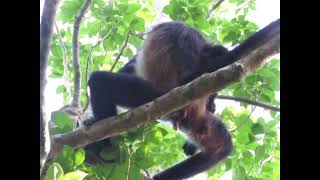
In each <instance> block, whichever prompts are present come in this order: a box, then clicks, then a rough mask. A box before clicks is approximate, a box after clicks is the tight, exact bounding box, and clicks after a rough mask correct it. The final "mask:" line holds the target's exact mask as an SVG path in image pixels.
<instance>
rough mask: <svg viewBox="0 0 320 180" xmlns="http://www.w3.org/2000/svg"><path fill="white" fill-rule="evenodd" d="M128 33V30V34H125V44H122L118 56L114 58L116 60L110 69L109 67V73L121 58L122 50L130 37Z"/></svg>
mask: <svg viewBox="0 0 320 180" xmlns="http://www.w3.org/2000/svg"><path fill="white" fill-rule="evenodd" d="M130 32H131V30H129V32H128V33H127V37H126V40H125V42H124V44H123V46H122V48H121V50H120V53H119V54H118V56H117V57H116V60H115V61H114V63H113V64H112V67H111V69H110V72H112V71H113V69H114V67H115V66H116V64H117V63H118V61H119V59H120V57H121V55H122V53H123V51H124V49H125V48H126V46H127V44H128V40H129V37H130Z"/></svg>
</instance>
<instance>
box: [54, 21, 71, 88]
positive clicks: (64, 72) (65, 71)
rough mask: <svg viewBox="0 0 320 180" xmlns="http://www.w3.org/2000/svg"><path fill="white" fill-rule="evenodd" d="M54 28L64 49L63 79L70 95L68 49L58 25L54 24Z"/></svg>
mask: <svg viewBox="0 0 320 180" xmlns="http://www.w3.org/2000/svg"><path fill="white" fill-rule="evenodd" d="M54 26H55V28H56V31H57V34H58V40H59V44H60V47H61V49H62V54H63V79H64V81H65V85H66V89H67V93H68V94H69V93H70V85H69V77H68V61H67V49H66V46H65V45H64V43H63V41H62V38H61V35H60V31H59V28H58V25H57V23H56V22H55V23H54Z"/></svg>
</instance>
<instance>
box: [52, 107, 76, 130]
mask: <svg viewBox="0 0 320 180" xmlns="http://www.w3.org/2000/svg"><path fill="white" fill-rule="evenodd" d="M52 121H53V122H54V124H55V125H56V126H58V127H59V129H61V130H62V131H61V133H65V132H68V131H72V130H73V126H74V124H73V121H72V120H71V119H70V117H69V115H68V114H67V113H66V112H64V111H54V112H52Z"/></svg>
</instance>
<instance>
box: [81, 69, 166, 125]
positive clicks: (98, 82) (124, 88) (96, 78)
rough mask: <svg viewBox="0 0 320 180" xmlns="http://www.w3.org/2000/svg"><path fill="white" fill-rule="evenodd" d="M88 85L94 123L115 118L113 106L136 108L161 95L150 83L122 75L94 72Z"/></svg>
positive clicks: (114, 107)
mask: <svg viewBox="0 0 320 180" xmlns="http://www.w3.org/2000/svg"><path fill="white" fill-rule="evenodd" d="M88 85H89V88H90V94H91V105H92V111H93V115H94V119H95V121H99V120H101V119H104V118H107V117H111V116H115V115H116V114H117V112H116V106H115V105H120V106H124V107H137V106H139V105H142V104H145V103H147V102H149V101H151V100H153V99H154V98H156V97H158V96H160V95H162V93H160V92H159V91H157V90H156V89H155V88H154V86H153V85H152V84H151V83H150V82H148V81H145V80H143V79H141V78H139V77H136V76H132V75H128V74H123V73H109V72H101V71H98V72H94V73H93V74H92V75H91V76H90V79H89V82H88ZM90 124H91V123H89V124H85V125H90Z"/></svg>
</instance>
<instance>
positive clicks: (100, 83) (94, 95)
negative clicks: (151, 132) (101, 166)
mask: <svg viewBox="0 0 320 180" xmlns="http://www.w3.org/2000/svg"><path fill="white" fill-rule="evenodd" d="M228 53H229V51H228V50H227V49H226V48H224V47H222V46H212V45H209V44H207V42H206V41H205V39H204V38H203V37H202V36H201V34H200V33H199V32H198V31H197V30H195V29H193V28H191V27H189V26H187V25H185V24H183V23H180V22H169V23H162V24H160V25H157V26H156V27H154V28H153V30H152V31H151V32H149V33H148V36H147V38H146V40H145V41H144V43H143V48H142V50H141V51H140V52H139V53H138V55H137V57H136V58H135V59H136V60H133V61H132V63H131V64H130V63H128V64H127V66H125V67H124V68H123V69H122V70H120V72H119V73H110V72H101V71H100V72H94V73H92V75H91V76H90V79H89V82H88V85H89V88H90V93H91V105H92V110H93V114H94V121H90V122H85V124H86V125H90V124H92V123H94V122H95V121H99V120H102V119H104V118H106V117H110V116H115V115H116V114H117V112H116V105H120V106H125V107H129V108H133V107H137V106H140V105H142V104H145V103H147V102H149V101H152V100H153V99H155V98H156V97H159V96H161V95H163V94H164V93H166V92H168V91H170V90H171V89H173V88H175V87H177V86H181V85H183V84H185V83H187V82H189V81H191V80H193V79H194V78H196V77H198V76H200V75H201V74H203V73H206V72H213V71H216V70H218V69H220V68H222V67H225V66H227V65H229V64H231V63H233V61H230V62H229V61H226V60H225V59H224V58H222V57H224V56H226V55H227V54H228ZM134 61H136V65H134ZM130 67H131V68H132V67H135V69H131V70H130ZM126 68H127V69H126ZM126 72H134V73H136V74H137V76H133V75H130V73H126ZM209 96H210V95H209V94H208V95H206V96H205V97H203V98H200V99H198V100H196V101H194V102H193V103H192V104H190V105H189V106H187V107H185V108H183V109H181V110H179V111H177V112H174V113H172V114H171V115H169V116H168V117H169V119H171V120H172V123H173V124H174V126H175V127H179V129H181V130H182V131H185V132H187V134H188V135H190V138H191V139H192V140H193V142H196V144H197V146H199V148H200V149H201V152H199V153H196V154H194V153H195V152H196V150H194V151H193V152H188V154H190V155H191V154H194V155H193V156H191V157H189V158H188V159H186V160H184V161H182V162H180V163H178V164H177V165H174V166H173V167H171V168H169V169H166V170H164V171H163V172H160V173H158V174H156V175H155V176H154V177H153V179H155V180H176V179H183V178H188V177H191V176H194V175H196V174H198V173H200V172H203V171H205V170H207V169H209V168H211V167H213V166H214V165H215V164H217V163H218V162H220V161H221V160H222V159H224V158H225V157H227V155H229V154H230V152H231V150H232V142H231V137H230V134H229V133H228V131H227V129H226V127H225V126H224V124H223V123H222V122H221V120H220V119H218V118H217V117H215V116H213V113H212V112H210V111H208V110H207V105H208V104H209V103H208V101H210V98H209ZM213 99H214V98H213ZM89 149H90V148H89Z"/></svg>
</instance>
